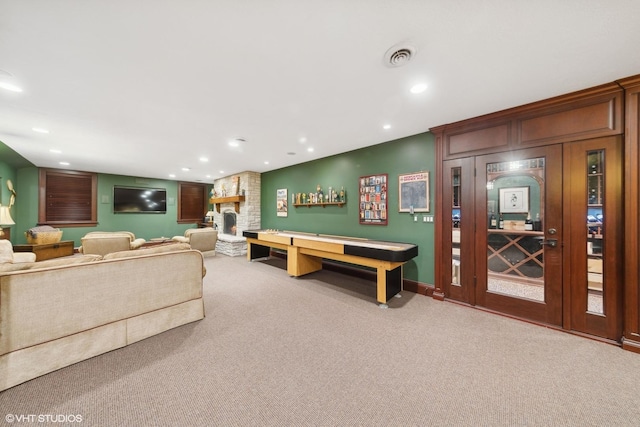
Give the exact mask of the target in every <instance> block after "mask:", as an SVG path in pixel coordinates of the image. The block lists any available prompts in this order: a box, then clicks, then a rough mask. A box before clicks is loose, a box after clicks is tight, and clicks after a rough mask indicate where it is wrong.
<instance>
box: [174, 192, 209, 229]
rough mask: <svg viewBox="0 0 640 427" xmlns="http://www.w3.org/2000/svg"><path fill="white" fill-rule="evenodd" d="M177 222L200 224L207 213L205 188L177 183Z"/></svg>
mask: <svg viewBox="0 0 640 427" xmlns="http://www.w3.org/2000/svg"><path fill="white" fill-rule="evenodd" d="M178 200H179V202H178V222H179V223H189V222H196V223H199V222H202V220H203V218H204V215H205V214H206V213H207V186H206V185H205V184H196V183H193V182H180V183H178Z"/></svg>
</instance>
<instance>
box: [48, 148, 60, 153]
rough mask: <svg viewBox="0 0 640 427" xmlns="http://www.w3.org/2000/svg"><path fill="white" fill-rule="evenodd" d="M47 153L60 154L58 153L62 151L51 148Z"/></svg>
mask: <svg viewBox="0 0 640 427" xmlns="http://www.w3.org/2000/svg"><path fill="white" fill-rule="evenodd" d="M49 152H51V153H55V154H60V153H62V151H61V150H58V149H57V148H52V149H51V150H49Z"/></svg>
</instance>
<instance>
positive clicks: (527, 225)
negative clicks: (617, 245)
mask: <svg viewBox="0 0 640 427" xmlns="http://www.w3.org/2000/svg"><path fill="white" fill-rule="evenodd" d="M524 231H533V221H531V213H530V212H529V213H527V219H526V220H525V221H524Z"/></svg>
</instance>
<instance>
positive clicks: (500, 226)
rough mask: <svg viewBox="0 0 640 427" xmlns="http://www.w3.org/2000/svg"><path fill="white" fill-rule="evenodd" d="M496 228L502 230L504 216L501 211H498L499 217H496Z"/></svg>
mask: <svg viewBox="0 0 640 427" xmlns="http://www.w3.org/2000/svg"><path fill="white" fill-rule="evenodd" d="M498 228H499V229H500V230H504V217H503V216H502V213H500V218H499V219H498Z"/></svg>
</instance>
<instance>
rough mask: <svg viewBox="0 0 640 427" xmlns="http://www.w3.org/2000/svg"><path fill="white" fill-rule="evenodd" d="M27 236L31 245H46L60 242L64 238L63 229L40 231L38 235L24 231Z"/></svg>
mask: <svg viewBox="0 0 640 427" xmlns="http://www.w3.org/2000/svg"><path fill="white" fill-rule="evenodd" d="M24 235H25V236H26V237H27V243H28V244H30V245H46V244H48V243H58V242H59V241H60V240H62V230H57V231H38V232H37V233H36V237H33V236H32V235H31V234H29V233H24Z"/></svg>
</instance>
